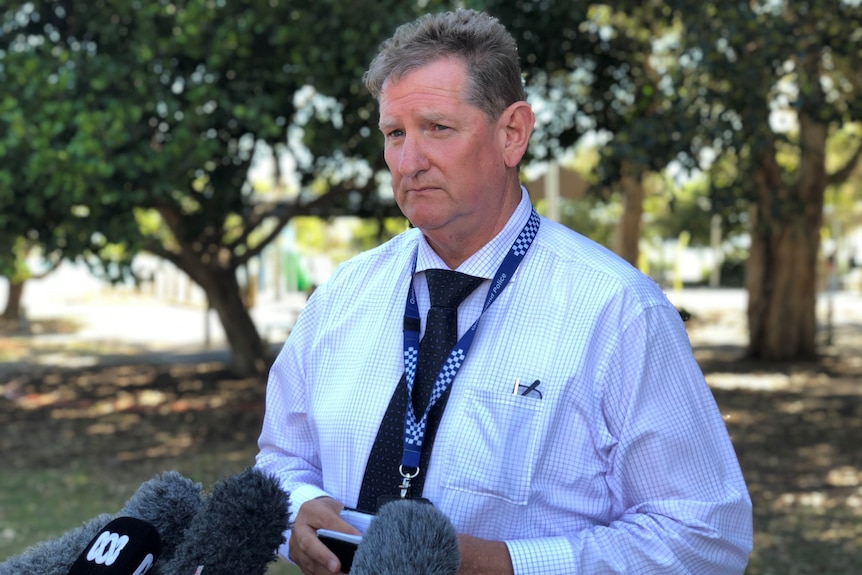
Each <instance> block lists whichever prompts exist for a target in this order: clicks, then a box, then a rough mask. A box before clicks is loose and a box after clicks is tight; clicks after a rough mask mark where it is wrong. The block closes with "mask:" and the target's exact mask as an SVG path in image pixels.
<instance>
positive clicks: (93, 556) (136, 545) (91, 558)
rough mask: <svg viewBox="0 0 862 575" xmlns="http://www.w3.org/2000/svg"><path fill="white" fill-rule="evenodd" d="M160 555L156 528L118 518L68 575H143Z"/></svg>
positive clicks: (90, 545)
mask: <svg viewBox="0 0 862 575" xmlns="http://www.w3.org/2000/svg"><path fill="white" fill-rule="evenodd" d="M161 553H162V540H161V537H159V532H158V531H156V528H155V527H153V526H152V525H151V524H150V523H147V522H146V521H143V520H141V519H135V518H134V517H118V518H116V519H114V520H113V521H111V522H110V523H108V524H107V525H106V526H105V528H104V529H102V530H101V531H100V532H99V533H98V535H96V536H95V537H94V538H93V540H92V541H91V542H90V544H89V545H87V547H86V548H85V549H84V550H83V551H82V552H81V554H80V555H79V556H78V560H77V561H75V563H73V564H72V568H71V569H69V573H68V575H143V574H144V573H146V572H147V571H149V570H150V568H152V566H153V563H155V561H156V559H158V558H159V556H160V555H161Z"/></svg>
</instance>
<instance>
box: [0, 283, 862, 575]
mask: <svg viewBox="0 0 862 575" xmlns="http://www.w3.org/2000/svg"><path fill="white" fill-rule="evenodd" d="M853 301H854V302H856V301H857V300H853ZM713 303H716V302H713ZM737 303H738V302H737ZM719 304H721V302H718V304H717V305H712V306H707V305H705V304H701V305H698V304H694V303H693V302H691V301H687V300H680V303H679V304H678V305H684V306H685V307H686V308H687V309H689V311H691V312H692V313H693V318H692V319H691V320H690V321H689V322H688V323H687V326H688V330H689V334H690V336H691V339H692V342H693V346H694V349H695V354H696V357H697V358H698V361H699V362H700V364H701V367H702V368H703V371H704V373H705V375H706V378H707V381H708V382H709V383H710V385H711V386H712V389H713V391H714V394H715V397H716V401H717V403H718V405H719V408H720V410H721V412H722V414H723V416H724V418H725V421H726V423H727V427H728V431H729V432H730V435H731V438H732V440H733V443H734V446H735V448H736V451H737V453H738V455H739V459H740V463H741V465H742V468H743V472H744V474H745V477H746V480H747V483H748V486H749V490H750V492H751V496H752V500H753V503H754V513H755V530H756V533H755V550H754V553H753V554H752V558H751V563H750V566H749V568H748V571H747V573H748V574H750V575H755V574H756V575H760V574H763V575H765V574H782V575H784V574H797V573H798V574H802V573H824V574H844V573H859V572H862V554H860V553H859V552H858V550H859V549H860V548H862V449H859V446H860V445H862V353H860V352H859V350H860V349H862V322H859V321H857V316H855V315H853V314H848V313H842V314H841V320H842V321H840V322H836V323H835V326H834V327H833V329H832V330H831V333H829V332H828V331H824V333H823V334H822V335H823V342H822V345H821V349H822V351H823V356H822V358H821V359H819V360H818V361H811V362H796V363H792V364H774V365H767V364H763V363H760V362H754V361H751V360H747V359H745V355H744V351H745V342H744V315H743V314H742V312H741V309H740V308H739V306H738V305H735V306H734V307H733V309H730V310H728V309H720V308H721V306H720V305H719ZM854 305H855V304H854ZM860 309H862V308H860ZM856 311H858V310H857V309H856V308H854V313H855V312H856ZM18 327H19V326H17V325H15V326H5V328H2V327H0V330H2V331H0V361H2V362H4V364H3V365H0V392H2V395H0V428H2V429H3V430H4V433H3V434H2V435H0V469H2V470H3V474H0V475H2V476H3V477H4V478H5V479H0V560H2V558H4V557H5V556H7V555H11V554H15V553H17V552H19V551H20V550H21V549H22V548H23V546H25V545H27V544H30V543H32V542H34V541H38V540H41V539H44V538H47V537H52V536H54V535H57V534H59V533H61V532H63V531H65V530H67V529H69V528H71V527H74V526H76V525H78V524H79V523H80V522H81V521H82V520H84V519H86V518H88V517H91V516H93V515H95V514H97V513H101V512H107V511H111V510H113V509H115V507H113V506H118V505H120V504H121V503H122V501H123V500H124V498H126V497H127V496H128V495H129V494H131V493H132V492H133V491H134V488H135V487H136V486H137V485H139V484H140V483H141V482H142V481H145V480H147V479H149V478H150V477H151V476H153V475H154V474H155V473H158V472H160V471H162V470H165V469H178V470H180V471H181V472H183V473H185V474H187V475H189V476H191V477H193V478H194V479H196V480H199V481H203V482H204V483H209V482H211V481H214V480H216V479H217V478H219V477H222V476H224V475H226V474H231V473H237V472H239V471H241V470H242V469H243V468H244V467H246V466H248V465H251V464H252V463H253V457H254V453H255V441H256V438H257V435H258V433H259V431H260V425H261V418H262V414H263V393H264V386H263V382H262V380H260V379H257V378H238V377H235V376H233V375H232V373H231V372H230V370H229V367H228V364H227V363H225V359H226V357H225V354H224V353H223V352H221V351H219V350H218V349H216V350H213V351H200V350H199V352H198V353H197V354H194V355H188V354H187V355H182V356H175V355H173V354H171V353H168V352H166V351H165V350H161V351H160V352H159V353H155V354H154V353H152V352H150V353H146V354H142V353H141V350H140V349H139V348H137V347H134V346H133V347H128V346H124V344H123V342H120V341H114V342H104V341H100V342H93V341H88V342H84V343H81V344H80V347H75V346H74V345H72V343H70V340H68V339H63V338H57V337H54V338H52V337H47V336H50V334H57V333H62V332H64V331H66V332H70V333H71V332H75V331H76V330H78V329H79V328H80V326H76V325H75V323H74V322H70V321H68V320H62V319H57V318H53V319H52V318H46V319H42V320H35V321H34V322H33V324H32V325H30V326H29V328H30V330H31V332H32V333H35V334H37V335H32V334H31V335H28V336H24V335H21V334H19V333H18V331H17V330H18ZM76 358H77V360H78V361H77V362H71V363H72V365H70V361H69V360H70V359H76ZM85 358H89V359H86V360H85ZM92 358H96V359H95V360H93V359H92ZM75 363H77V365H75ZM58 364H63V365H58ZM4 482H5V483H4ZM84 500H87V502H86V504H84V503H83V501H84ZM46 517H47V518H50V520H47V519H46ZM279 569H283V567H280V568H279Z"/></svg>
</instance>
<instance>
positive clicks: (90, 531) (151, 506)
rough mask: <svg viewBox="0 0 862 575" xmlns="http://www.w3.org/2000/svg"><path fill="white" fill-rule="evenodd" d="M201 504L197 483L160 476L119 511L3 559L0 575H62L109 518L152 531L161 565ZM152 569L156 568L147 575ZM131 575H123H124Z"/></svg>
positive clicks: (171, 474)
mask: <svg viewBox="0 0 862 575" xmlns="http://www.w3.org/2000/svg"><path fill="white" fill-rule="evenodd" d="M201 505H202V498H201V485H200V483H192V482H191V480H189V479H187V478H185V477H183V476H182V475H180V474H179V473H177V472H175V471H171V472H167V473H164V474H162V475H160V476H156V477H155V478H153V479H150V480H149V481H147V482H146V483H143V484H142V485H141V486H140V487H139V488H138V490H137V491H136V492H135V493H134V495H132V497H131V498H129V500H128V501H127V502H126V504H125V505H124V506H123V508H122V509H121V510H120V512H119V513H117V514H108V513H104V514H102V515H99V516H97V517H95V518H93V519H90V520H89V521H87V522H85V523H83V524H82V525H81V526H80V527H78V528H76V529H72V530H70V531H67V532H66V533H64V534H62V535H61V536H59V537H57V538H55V539H51V540H48V541H43V542H41V543H37V544H35V545H33V546H31V547H29V548H28V549H26V550H24V552H22V553H21V554H19V555H16V556H14V557H11V558H8V559H6V560H5V561H4V562H3V563H0V575H68V574H69V573H70V570H71V569H72V567H73V566H74V565H75V564H76V562H77V561H78V559H80V556H81V555H82V552H81V550H82V549H83V550H85V553H83V555H85V556H86V550H88V549H90V546H91V545H92V544H93V543H94V542H95V541H96V539H97V538H98V537H99V536H100V534H101V533H102V532H103V530H104V529H105V528H106V527H107V526H108V525H109V524H110V522H111V520H113V519H116V518H118V517H127V518H128V517H131V518H134V519H139V520H142V521H144V522H146V523H148V524H150V525H151V526H152V527H154V528H155V530H156V532H157V533H158V535H159V537H160V539H161V550H162V556H161V561H165V560H166V559H167V558H168V557H171V556H173V553H174V551H175V550H176V548H177V546H178V545H179V543H180V541H181V540H182V538H183V533H184V532H185V529H186V527H187V526H188V524H189V522H190V521H191V519H192V517H194V516H195V515H196V514H197V512H198V510H199V509H200V508H201ZM106 537H108V536H106ZM118 538H119V536H118ZM117 544H119V542H117ZM157 571H158V565H157V566H156V568H154V569H153V570H152V571H151V572H150V574H151V575H154V574H155V573H157ZM114 572H115V573H119V572H118V571H114ZM133 573H134V571H129V575H132V574H133Z"/></svg>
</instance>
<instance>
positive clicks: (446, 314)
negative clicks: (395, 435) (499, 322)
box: [413, 270, 482, 420]
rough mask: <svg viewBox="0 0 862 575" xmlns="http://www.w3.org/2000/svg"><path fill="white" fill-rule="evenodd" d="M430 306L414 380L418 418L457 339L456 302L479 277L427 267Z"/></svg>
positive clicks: (480, 279)
mask: <svg viewBox="0 0 862 575" xmlns="http://www.w3.org/2000/svg"><path fill="white" fill-rule="evenodd" d="M425 280H426V281H427V282H428V294H429V296H430V298H431V307H430V308H429V309H428V316H427V319H426V322H425V336H424V337H423V338H422V341H421V342H420V343H419V357H418V358H417V360H416V381H415V382H414V383H413V411H414V413H416V419H417V420H418V419H421V418H422V414H423V413H424V412H425V407H426V406H427V405H428V400H429V399H430V398H431V391H432V390H433V389H434V382H435V381H436V380H437V372H439V371H440V368H441V367H443V362H444V361H446V358H447V357H449V353H450V352H451V351H452V348H453V347H455V344H456V343H458V306H459V305H460V304H461V302H462V301H464V298H466V297H467V296H468V295H470V294H471V293H473V290H475V289H476V288H477V287H479V284H480V283H482V278H477V277H473V276H468V275H467V274H462V273H461V272H455V271H451V270H427V271H426V272H425Z"/></svg>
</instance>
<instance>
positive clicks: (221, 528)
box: [158, 467, 289, 575]
mask: <svg viewBox="0 0 862 575" xmlns="http://www.w3.org/2000/svg"><path fill="white" fill-rule="evenodd" d="M287 505H288V495H287V493H285V491H284V490H282V488H281V486H280V485H279V484H278V482H277V481H276V480H275V479H274V478H273V477H272V476H270V475H267V474H265V473H263V472H262V471H260V470H258V469H255V468H253V467H250V468H248V469H246V470H245V471H243V472H242V473H240V474H238V475H233V476H230V477H227V478H225V479H222V480H221V481H219V482H218V483H216V484H215V486H214V487H213V490H212V492H211V493H210V495H209V497H207V498H205V499H204V503H203V508H202V509H201V510H200V512H199V513H198V514H197V515H196V516H195V518H194V519H193V520H192V522H191V524H190V525H189V527H188V529H187V530H186V532H185V537H184V539H183V541H182V543H180V546H179V548H178V549H177V551H176V553H175V555H174V557H173V559H171V560H169V561H167V562H164V561H163V562H160V563H159V566H158V572H160V573H165V574H166V575H196V574H197V575H237V574H240V573H241V574H242V575H263V574H264V573H265V572H266V569H267V566H268V564H269V563H271V562H272V561H275V560H276V559H277V557H278V556H277V551H278V547H279V546H280V545H281V544H282V543H284V541H285V538H284V532H285V531H286V530H287V528H288V518H289V516H288V509H287Z"/></svg>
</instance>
